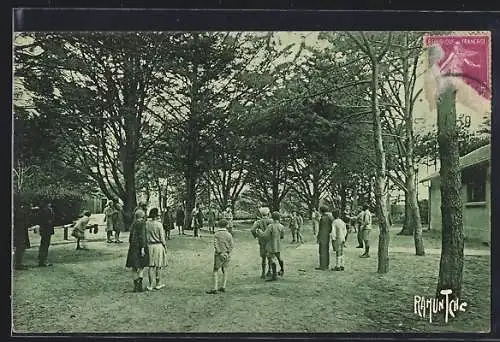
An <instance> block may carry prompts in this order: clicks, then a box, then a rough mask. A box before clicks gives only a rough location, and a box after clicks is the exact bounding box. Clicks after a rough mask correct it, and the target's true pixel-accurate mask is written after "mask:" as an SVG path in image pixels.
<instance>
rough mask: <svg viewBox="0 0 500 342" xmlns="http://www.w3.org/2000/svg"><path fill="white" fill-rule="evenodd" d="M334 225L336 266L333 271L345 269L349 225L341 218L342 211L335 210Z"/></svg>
mask: <svg viewBox="0 0 500 342" xmlns="http://www.w3.org/2000/svg"><path fill="white" fill-rule="evenodd" d="M332 214H333V223H332V225H333V227H332V246H333V250H334V251H335V256H336V260H335V268H334V269H333V271H343V270H344V243H345V238H346V236H347V227H346V224H345V222H344V221H343V220H342V219H341V218H340V211H339V210H338V209H334V210H333V213H332Z"/></svg>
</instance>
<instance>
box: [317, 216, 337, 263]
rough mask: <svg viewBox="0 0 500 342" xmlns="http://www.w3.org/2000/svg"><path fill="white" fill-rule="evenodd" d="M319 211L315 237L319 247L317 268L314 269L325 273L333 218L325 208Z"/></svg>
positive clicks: (328, 261)
mask: <svg viewBox="0 0 500 342" xmlns="http://www.w3.org/2000/svg"><path fill="white" fill-rule="evenodd" d="M319 211H320V214H321V218H320V220H319V229H318V237H317V242H318V245H319V267H316V269H317V270H322V271H326V270H328V267H329V266H330V234H331V232H332V223H333V218H332V215H331V214H330V213H329V212H328V208H327V207H325V206H321V207H320V208H319Z"/></svg>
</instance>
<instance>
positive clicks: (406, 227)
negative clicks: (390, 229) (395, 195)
mask: <svg viewBox="0 0 500 342" xmlns="http://www.w3.org/2000/svg"><path fill="white" fill-rule="evenodd" d="M405 183H408V177H406V180H405ZM410 220H411V213H410V199H409V195H408V190H406V191H405V216H404V220H403V229H401V231H400V232H399V233H398V235H405V236H412V235H413V228H414V227H415V225H413V224H411V222H410Z"/></svg>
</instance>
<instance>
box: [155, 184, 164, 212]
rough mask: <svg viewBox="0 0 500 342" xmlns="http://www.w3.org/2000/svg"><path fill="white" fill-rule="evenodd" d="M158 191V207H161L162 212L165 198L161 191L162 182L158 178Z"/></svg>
mask: <svg viewBox="0 0 500 342" xmlns="http://www.w3.org/2000/svg"><path fill="white" fill-rule="evenodd" d="M156 191H157V192H158V206H159V207H160V212H161V211H163V196H162V191H161V184H160V180H159V179H158V178H156Z"/></svg>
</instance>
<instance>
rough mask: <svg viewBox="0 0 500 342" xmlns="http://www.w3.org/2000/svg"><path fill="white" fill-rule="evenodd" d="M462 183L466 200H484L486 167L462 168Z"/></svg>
mask: <svg viewBox="0 0 500 342" xmlns="http://www.w3.org/2000/svg"><path fill="white" fill-rule="evenodd" d="M463 177H464V183H465V185H466V189H467V202H485V201H486V168H482V167H481V168H471V170H467V171H465V170H464V174H463Z"/></svg>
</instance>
